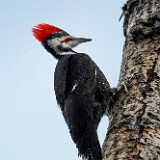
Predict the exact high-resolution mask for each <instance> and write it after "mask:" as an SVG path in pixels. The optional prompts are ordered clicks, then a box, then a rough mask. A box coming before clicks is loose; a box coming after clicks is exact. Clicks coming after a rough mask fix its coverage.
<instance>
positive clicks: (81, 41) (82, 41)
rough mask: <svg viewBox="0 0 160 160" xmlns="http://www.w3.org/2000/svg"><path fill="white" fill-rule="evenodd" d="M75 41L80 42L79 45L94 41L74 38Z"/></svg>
mask: <svg viewBox="0 0 160 160" xmlns="http://www.w3.org/2000/svg"><path fill="white" fill-rule="evenodd" d="M73 39H74V40H76V41H78V42H79V43H84V42H90V41H92V39H90V38H76V37H73Z"/></svg>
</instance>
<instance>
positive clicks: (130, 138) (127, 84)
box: [103, 0, 160, 160]
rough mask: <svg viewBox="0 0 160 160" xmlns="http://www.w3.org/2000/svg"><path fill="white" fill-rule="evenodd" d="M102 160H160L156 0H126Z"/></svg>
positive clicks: (159, 4)
mask: <svg viewBox="0 0 160 160" xmlns="http://www.w3.org/2000/svg"><path fill="white" fill-rule="evenodd" d="M123 10H124V16H125V19H124V26H123V27H124V35H125V38H126V40H125V44H124V49H123V58H122V65H121V72H120V78H119V83H118V87H117V89H116V91H115V95H114V97H113V99H114V104H113V108H112V114H111V115H109V121H110V125H109V128H108V133H107V135H106V139H105V142H104V145H103V160H160V0H128V2H127V3H126V4H125V5H124V7H123Z"/></svg>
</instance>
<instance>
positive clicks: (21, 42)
mask: <svg viewBox="0 0 160 160" xmlns="http://www.w3.org/2000/svg"><path fill="white" fill-rule="evenodd" d="M124 3H125V0H119V1H117V0H109V1H106V0H101V1H99V2H97V1H91V0H88V1H86V0H81V1H73V0H67V1H62V0H58V1H56V0H46V1H42V0H27V1H23V0H12V1H9V0H5V1H4V0H0V15H1V18H0V33H1V34H0V35H1V36H0V37H1V40H0V41H1V43H0V130H1V131H0V160H55V159H57V160H64V159H66V160H80V159H81V158H78V157H77V149H76V147H75V144H74V143H73V142H72V140H71V138H70V135H69V131H68V128H67V126H66V124H65V122H64V119H63V116H62V114H61V111H60V109H59V107H58V105H57V103H56V99H55V95H54V90H53V73H54V69H55V66H56V63H57V60H56V59H54V58H53V57H52V56H51V55H50V54H49V53H48V52H46V51H45V49H44V48H43V47H42V46H41V44H40V43H39V42H38V41H37V40H36V39H35V38H34V37H33V35H32V32H31V28H32V27H34V26H35V25H37V24H39V23H49V24H53V25H55V26H57V27H60V28H62V29H63V30H65V31H67V32H68V33H70V34H71V35H73V36H80V37H86V38H92V39H93V41H92V42H89V43H85V44H82V45H80V46H78V47H76V48H74V50H75V51H77V52H82V53H83V52H84V53H87V54H89V55H90V56H91V57H92V59H93V60H94V61H95V62H96V63H97V65H98V66H99V67H100V68H101V70H102V71H103V73H104V74H105V75H106V77H107V79H108V81H109V83H110V85H111V86H112V87H116V85H117V83H118V77H119V72H120V64H121V57H122V48H123V43H124V37H123V28H122V23H123V19H122V20H121V21H120V22H118V19H119V17H120V15H121V13H122V10H121V7H122V6H123V5H124ZM107 127H108V120H107V117H106V116H105V117H103V119H102V122H101V124H100V126H99V128H98V135H99V140H100V143H101V145H102V144H103V140H104V138H105V134H106V131H107Z"/></svg>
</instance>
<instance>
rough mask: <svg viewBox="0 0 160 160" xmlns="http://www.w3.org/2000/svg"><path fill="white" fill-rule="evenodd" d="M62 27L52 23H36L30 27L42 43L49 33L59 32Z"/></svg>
mask: <svg viewBox="0 0 160 160" xmlns="http://www.w3.org/2000/svg"><path fill="white" fill-rule="evenodd" d="M61 31H63V30H62V29H60V28H58V27H55V26H53V25H49V24H44V23H43V24H38V25H37V26H35V27H34V28H32V32H33V35H34V36H35V37H36V38H37V39H38V40H39V41H40V42H41V43H43V42H44V41H45V40H46V39H47V38H48V36H49V35H50V34H53V33H54V32H61Z"/></svg>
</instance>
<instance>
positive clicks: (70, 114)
mask: <svg viewBox="0 0 160 160" xmlns="http://www.w3.org/2000/svg"><path fill="white" fill-rule="evenodd" d="M32 31H33V34H34V36H35V37H36V38H37V39H38V40H39V41H40V42H41V43H42V45H43V46H44V48H45V49H46V50H47V51H48V52H50V53H51V54H52V55H53V56H54V57H55V58H56V59H57V60H58V64H57V66H56V69H55V73H54V89H55V94H56V99H57V102H58V104H59V106H60V108H61V110H62V113H63V116H64V119H65V121H66V123H67V125H68V128H69V131H70V134H71V137H72V139H73V141H74V143H75V144H76V147H77V148H78V151H79V155H80V156H82V158H83V159H84V158H86V159H88V160H101V159H102V156H101V147H100V144H99V141H98V136H97V127H98V124H99V122H100V120H101V117H102V116H103V114H104V113H105V111H106V110H107V111H109V108H110V97H111V93H112V92H111V88H110V86H109V83H108V82H107V80H106V78H105V76H104V75H103V73H102V72H101V70H100V69H99V68H98V66H97V65H96V64H95V63H94V62H93V60H92V59H91V58H90V57H89V56H88V55H87V54H84V53H77V52H75V51H73V50H72V48H73V47H75V46H77V45H78V44H80V43H83V42H88V41H91V39H86V38H75V37H73V36H71V35H69V34H68V33H67V32H65V31H63V30H62V29H60V28H57V27H55V26H52V25H49V24H39V25H37V26H36V27H34V28H33V29H32Z"/></svg>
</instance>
